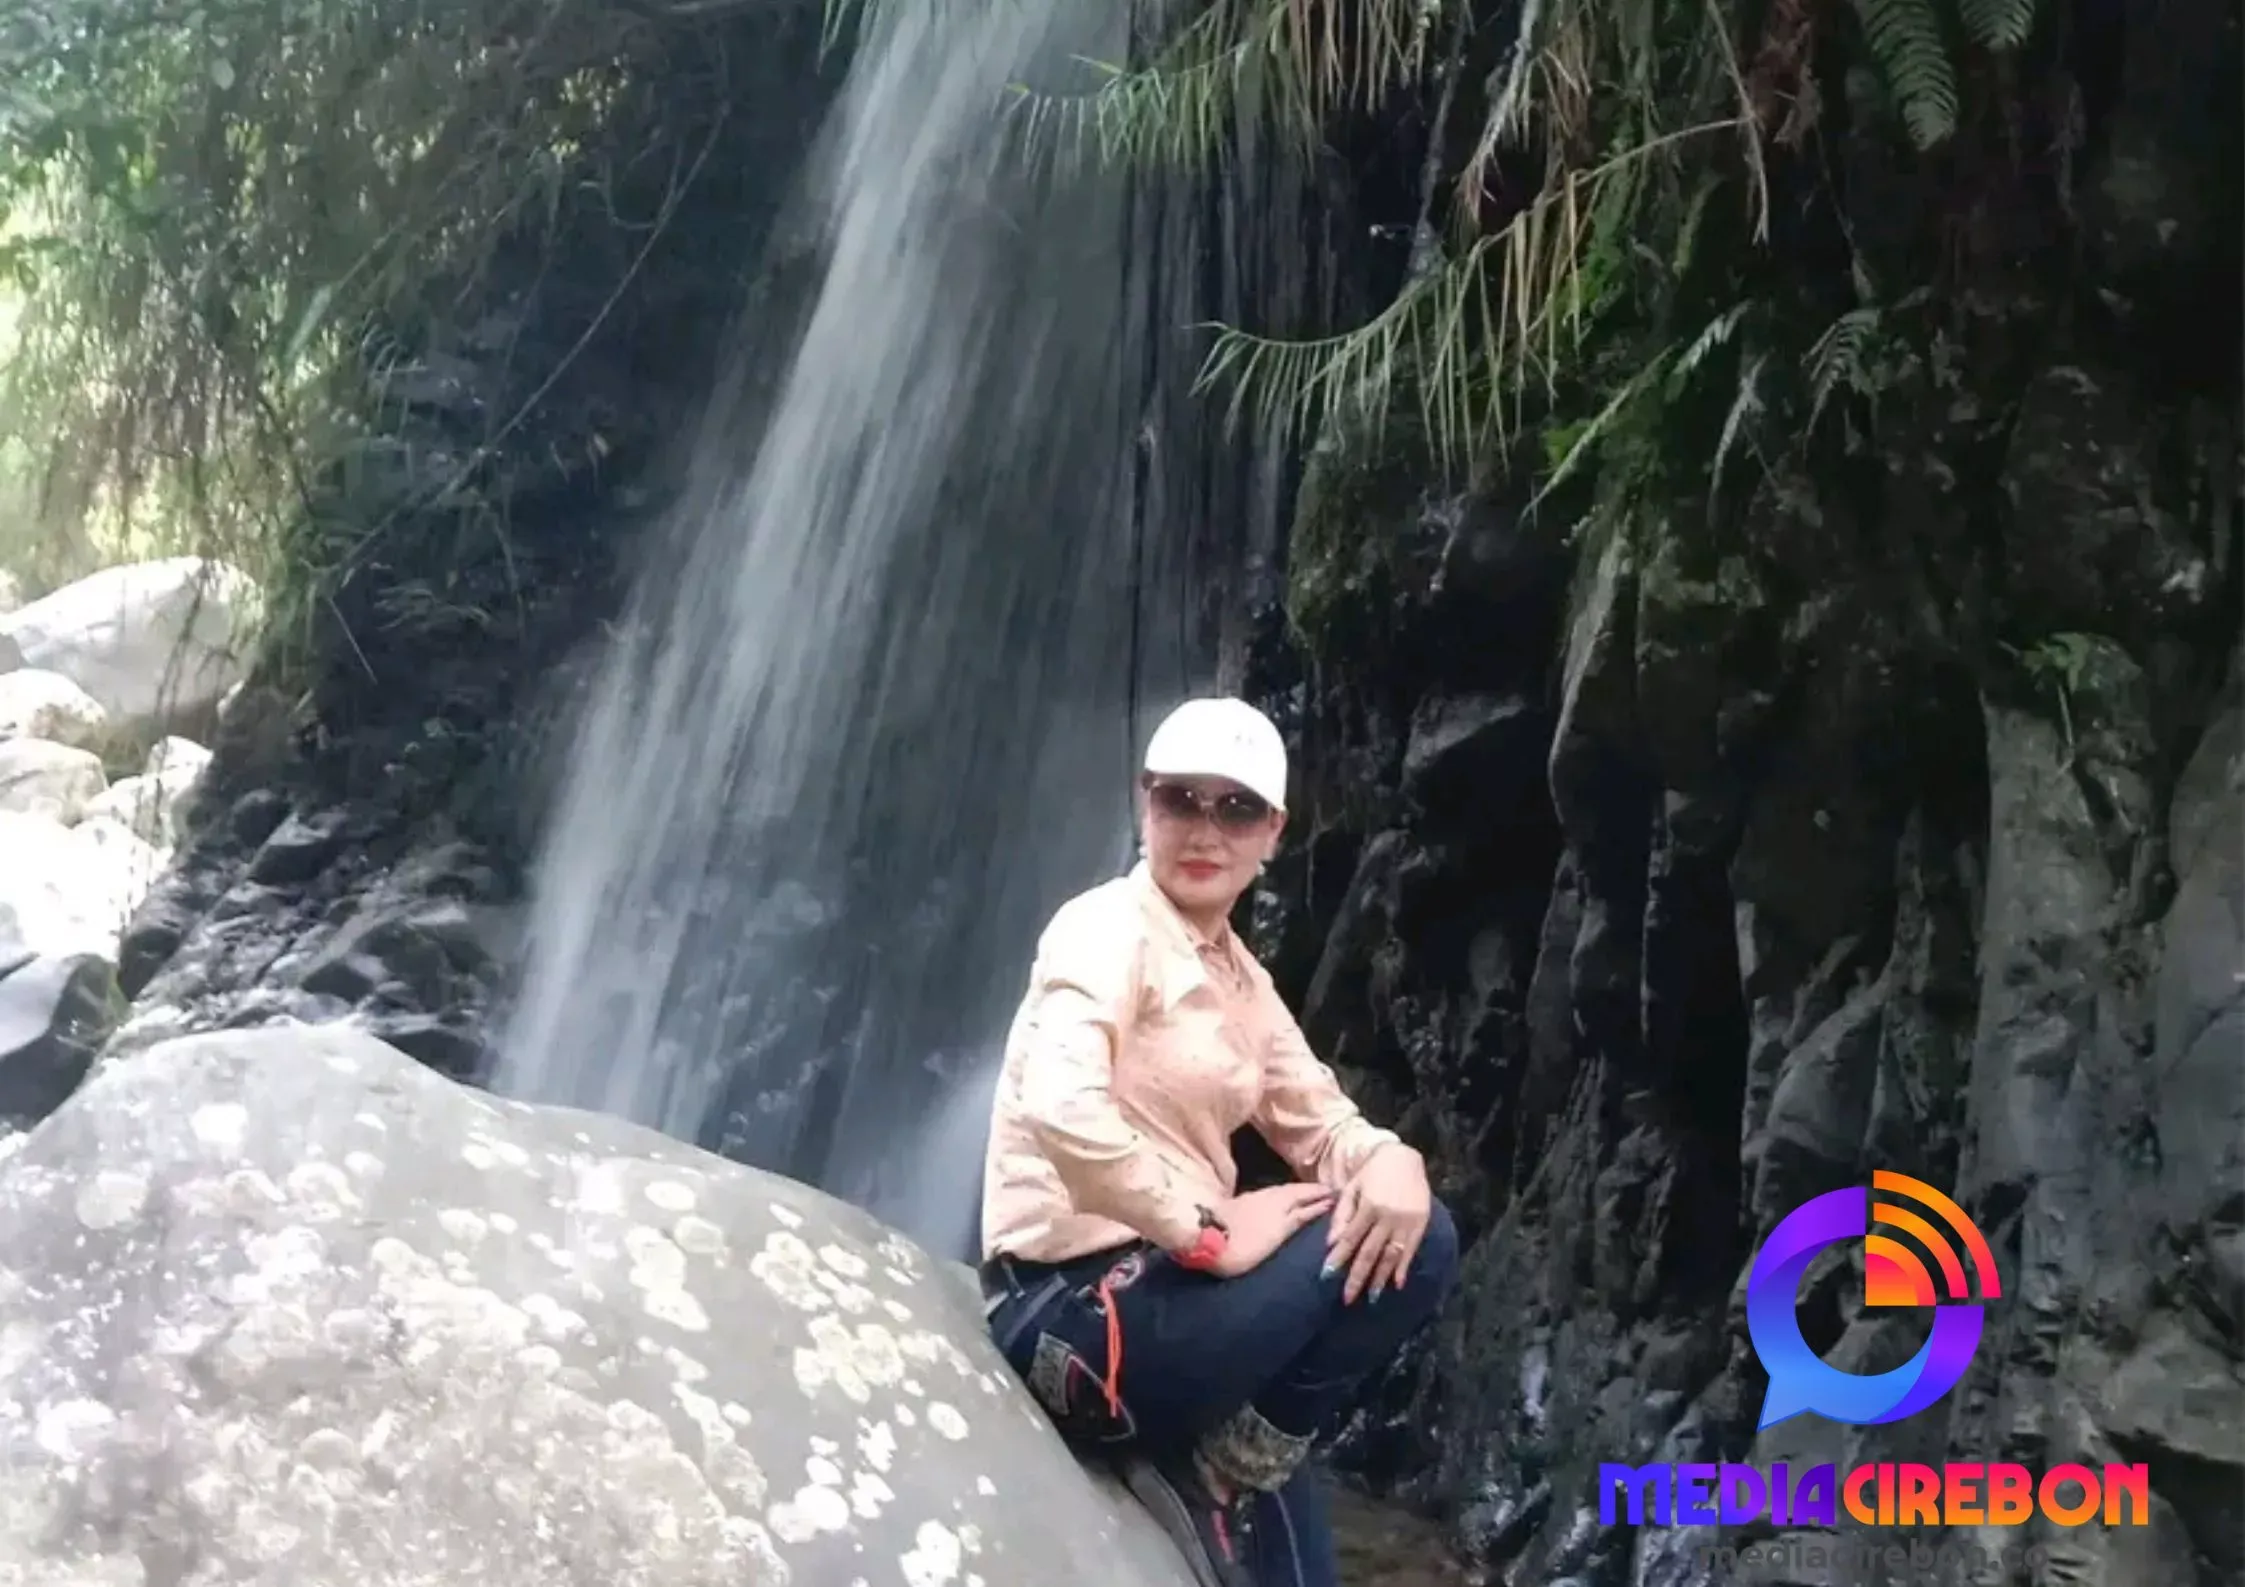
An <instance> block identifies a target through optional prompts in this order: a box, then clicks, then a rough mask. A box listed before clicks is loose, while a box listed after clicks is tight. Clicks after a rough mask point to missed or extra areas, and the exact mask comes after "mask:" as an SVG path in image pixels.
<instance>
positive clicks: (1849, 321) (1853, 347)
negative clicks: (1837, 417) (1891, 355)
mask: <svg viewBox="0 0 2245 1587" xmlns="http://www.w3.org/2000/svg"><path fill="white" fill-rule="evenodd" d="M1880 313H1881V311H1880V310H1879V309H1878V308H1877V307H1875V306H1873V307H1869V308H1859V309H1849V310H1848V311H1847V312H1846V313H1845V314H1842V315H1841V316H1840V317H1839V318H1838V319H1836V320H1834V321H1833V322H1832V323H1831V324H1830V325H1829V326H1827V327H1825V330H1824V334H1823V335H1822V336H1819V337H1818V338H1817V339H1816V343H1815V345H1814V346H1812V347H1810V348H1809V350H1808V357H1807V360H1806V362H1807V364H1808V375H1809V415H1808V428H1809V429H1812V430H1813V429H1815V428H1816V423H1817V420H1818V419H1820V418H1821V417H1823V413H1824V407H1825V404H1826V403H1828V402H1829V401H1830V400H1831V398H1832V395H1833V393H1835V392H1837V391H1842V390H1845V391H1849V392H1852V393H1854V394H1856V395H1858V396H1868V395H1870V393H1871V380H1870V374H1869V365H1870V360H1869V358H1868V356H1867V353H1868V351H1869V348H1870V345H1871V342H1872V340H1873V338H1874V337H1875V336H1876V335H1877V334H1878V328H1879V317H1880Z"/></svg>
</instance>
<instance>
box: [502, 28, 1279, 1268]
mask: <svg viewBox="0 0 2245 1587" xmlns="http://www.w3.org/2000/svg"><path fill="white" fill-rule="evenodd" d="M1127 12H1128V8H1127V7H1125V6H1118V5H1116V4H1114V3H1113V0H1052V3H1048V4H1043V5H1037V6H1031V5H1025V4H1021V3H1019V0H981V3H969V0H960V3H958V4H944V5H927V4H917V3H914V4H893V5H881V6H878V7H876V8H874V10H873V11H872V12H871V13H870V14H869V17H868V20H867V23H866V29H867V31H866V34H865V36H864V37H863V38H862V39H861V40H860V41H859V43H858V46H857V54H856V56H855V58H854V60H853V62H852V64H851V67H850V72H849V77H848V80H847V82H846V84H845V85H844V88H843V91H842V95H841V98H840V100H839V102H838V103H837V105H836V106H835V108H834V110H833V111H832V113H831V116H830V120H829V124H828V125H827V127H826V128H825V130H824V132H823V134H822V141H821V144H820V146H819V147H818V149H817V150H816V151H815V152H814V156H813V158H812V160H811V162H810V166H809V169H808V172H807V175H806V179H805V196H806V203H807V215H808V224H809V225H810V226H811V227H812V228H813V231H814V235H815V237H816V241H817V256H818V262H817V266H816V268H815V270H814V271H813V272H812V273H811V274H812V277H813V282H812V285H811V287H810V289H809V290H808V291H807V292H806V293H805V294H804V300H803V302H802V303H801V304H800V305H799V312H797V313H796V314H795V315H794V316H792V317H791V318H788V319H786V320H785V321H784V323H783V324H782V325H781V326H777V327H776V326H775V325H774V324H772V323H770V322H769V321H768V320H766V321H764V322H760V323H755V324H752V325H750V326H748V327H746V328H745V329H744V335H745V336H746V337H747V338H748V340H747V342H746V343H745V344H744V346H743V348H742V350H741V352H740V354H739V355H738V357H736V359H735V364H736V371H737V373H736V378H734V379H732V380H730V381H728V382H727V383H726V385H725V386H724V388H723V389H722V390H721V391H720V393H719V394H718V396H717V397H716V398H715V399H713V401H712V403H711V405H710V407H709V409H708V412H707V415H706V417H705V419H704V421H703V423H702V425H701V426H700V428H699V430H698V431H697V433H696V436H695V437H694V440H693V445H692V446H691V448H690V454H689V456H688V459H687V461H686V463H685V465H684V468H683V477H682V482H681V485H680V488H679V492H678V495H677V499H676V504H675V505H674V507H673V508H672V509H671V511H670V514H669V517H668V520H667V522H666V523H665V524H664V525H663V526H662V527H661V529H660V531H659V534H658V538H657V542H656V544H657V554H656V555H654V556H653V557H651V558H650V563H649V566H648V567H647V569H646V570H645V571H644V573H643V574H642V576H641V580H640V583H639V586H638V587H637V589H636V591H635V594H634V597H633V600H632V602H631V605H630V607H629V609H628V611H627V613H626V614H625V616H624V618H623V620H622V621H621V622H620V623H619V625H618V628H617V631H616V633H615V634H614V636H613V638H612V641H611V643H610V646H609V649H608V651H607V653H606V655H605V656H604V658H603V661H602V666H601V670H600V674H599V677H598V680H597V683H596V685H595V687H594V690H593V694H592V698H591V699H590V700H589V702H588V703H587V705H586V706H585V708H584V711H583V715H582V718H581V720H580V721H579V722H578V723H577V724H576V742H575V743H574V745H573V747H572V750H571V753H570V755H569V756H568V758H567V761H566V767H567V770H566V773H565V783H564V786H563V787H562V788H561V790H560V792H559V795H558V799H557V802H556V806H555V810H554V813H553V815H552V817H551V820H550V825H549V828H548V831H547V835H546V838H545V841H544V844H543V848H542V853H541V857H540V861H539V865H538V869H537V872H536V875H535V877H534V880H533V886H532V899H531V930H530V936H529V941H528V951H527V955H526V961H525V964H524V966H523V970H522V974H521V982H520V987H519V991H518V995H517V998H516V1001H515V1005H514V1007H513V1009H512V1011H511V1014H510V1016H509V1019H508V1021H507V1024H506V1028H505V1029H504V1031H503V1032H502V1035H501V1040H500V1054H499V1060H498V1064H497V1068H496V1072H495V1074H494V1076H493V1079H492V1086H493V1089H494V1090H496V1091H498V1092H500V1093H501V1094H504V1095H509V1096H514V1097H519V1098H522V1099H525V1100H532V1101H546V1102H559V1103H567V1104H571V1105H576V1106H581V1107H588V1108H593V1109H598V1110H600V1111H603V1112H607V1113H612V1114H617V1115H621V1116H624V1117H627V1118H630V1119H633V1120H635V1121H637V1122H641V1123H645V1124H648V1125H652V1126H654V1127H656V1128H658V1129H661V1130H664V1131H666V1132H668V1133H670V1134H672V1135H675V1136H678V1137H680V1138H684V1139H692V1140H698V1141H700V1142H702V1144H705V1145H708V1146H711V1147H713V1148H715V1149H717V1150H720V1151H723V1152H725V1153H727V1154H728V1155H731V1156H734V1157H736V1158H739V1159H742V1160H744V1161H748V1162H753V1163H757V1164H760V1165H762V1166H765V1167H769V1168H773V1169H776V1170H779V1171H781V1172H785V1173H789V1174H792V1175H794V1176H795V1177H797V1178H800V1179H804V1180H807V1181H809V1182H811V1183H814V1184H818V1185H820V1186H822V1187H823V1188H826V1189H828V1190H830V1191H832V1192H834V1193H836V1194H839V1195H842V1196H844V1197H846V1198H848V1199H850V1200H853V1201H855V1202H857V1203H858V1204H859V1205H861V1206H864V1207H866V1208H867V1209H868V1210H870V1211H872V1212H874V1213H875V1214H876V1215H878V1216H882V1217H885V1218H887V1219H888V1220H889V1221H891V1222H892V1223H895V1224H897V1225H898V1226H900V1227H902V1228H904V1229H905V1230H906V1231H907V1232H908V1233H912V1234H914V1235H915V1236H916V1237H919V1238H921V1239H923V1240H924V1241H925V1242H926V1243H928V1244H929V1245H930V1246H931V1248H934V1249H939V1250H945V1251H949V1252H951V1253H953V1254H961V1255H963V1254H965V1251H964V1249H963V1247H964V1246H965V1244H966V1243H967V1241H968V1238H969V1232H970V1230H971V1226H972V1194H973V1189H974V1178H975V1175H976V1174H977V1172H978V1171H979V1162H980V1152H981V1140H982V1119H981V1117H980V1116H979V1115H980V1110H981V1109H982V1108H983V1107H984V1106H985V1105H986V1098H987V1096H988V1094H989V1082H990V1076H991V1074H992V1069H993V1066H994V1064H995V1061H996V1052H995V1046H996V1043H997V1042H998V1040H999V1039H1000V1037H1001V1036H1002V1033H1003V1030H1004V1026H1005V1021H1006V1018H1007V1016H1008V1014H1009V1012H1010V1009H1011V1006H1012V1004H1013V1002H1014V1000H1015V999H1016V998H1017V997H1018V996H1019V994H1020V990H1021V986H1022V980H1023V976H1024V974H1025V972H1026V969H1027V965H1028V959H1029V955H1030V952H1031V950H1032V948H1033V945H1034V940H1035V935H1036V932H1037V930H1038V928H1039V927H1040V925H1041V924H1042V922H1043V921H1044V919H1045V918H1046V917H1047V915H1048V914H1049V913H1050V911H1051V910H1052V909H1053V907H1054V906H1056V905H1057V904H1058V903H1059V902H1060V901H1061V900H1062V899H1063V898H1065V897H1066V896H1067V895H1068V894H1070V893H1072V892H1074V891H1077V890H1079V889H1081V888H1083V887H1085V886H1088V885H1090V884H1092V883H1094V882H1096V881H1099V880H1101V879H1103V878H1104V877H1106V876H1108V875H1111V874H1113V873H1114V872H1115V871H1116V870H1117V869H1118V868H1119V867H1120V866H1122V865H1123V864H1125V863H1126V862H1127V860H1128V858H1129V855H1130V851H1131V845H1132V842H1133V833H1132V831H1131V810H1130V786H1131V777H1132V773H1133V768H1134V765H1135V759H1134V757H1135V754H1136V752H1137V749H1138V747H1139V744H1140V743H1141V742H1142V739H1143V735H1144V733H1145V732H1146V731H1148V730H1150V728H1151V725H1152V718H1153V716H1154V715H1155V714H1156V713H1158V712H1159V711H1161V710H1163V709H1166V708H1167V706H1168V705H1169V704H1170V703H1172V702H1174V701H1175V700H1176V699H1178V698H1181V697H1183V696H1184V695H1185V694H1187V693H1189V692H1194V691H1196V690H1200V689H1205V688H1206V687H1208V686H1209V685H1210V684H1211V683H1212V682H1213V681H1214V674H1213V668H1214V664H1215V653H1216V649H1217V646H1218V642H1219V640H1220V638H1221V637H1222V635H1221V633H1220V627H1221V622H1220V619H1221V617H1222V612H1221V605H1222V603H1221V601H1217V602H1215V603H1214V604H1213V605H1212V604H1211V601H1210V598H1209V596H1208V593H1207V592H1208V591H1209V590H1211V589H1217V590H1220V589H1222V588H1223V587H1224V581H1225V578H1226V576H1227V568H1229V567H1230V566H1231V565H1232V564H1236V562H1237V561H1238V560H1239V556H1240V548H1241V547H1242V546H1243V545H1244V544H1246V542H1247V541H1248V540H1250V539H1252V538H1255V535H1254V534H1253V533H1251V531H1250V530H1249V529H1248V527H1247V525H1246V524H1245V523H1244V522H1243V521H1241V520H1242V514H1243V509H1242V508H1241V507H1240V505H1239V503H1238V501H1237V500H1232V501H1230V502H1229V510H1228V511H1227V513H1226V515H1225V516H1226V518H1227V520H1228V521H1227V522H1225V523H1223V524H1210V523H1208V522H1206V521H1205V520H1204V517H1203V515H1202V514H1201V513H1200V512H1199V511H1198V510H1196V509H1197V507H1198V506H1199V505H1202V504H1204V500H1205V498H1207V496H1208V492H1206V491H1205V490H1201V489H1197V488H1196V487H1195V485H1194V484H1193V481H1195V480H1197V479H1199V478H1201V477H1203V476H1204V475H1205V474H1206V472H1207V468H1208V461H1207V460H1208V458H1209V457H1210V456H1211V455H1213V454H1214V453H1215V452H1216V451H1218V450H1221V448H1220V447H1219V446H1218V444H1217V443H1215V442H1213V441H1211V440H1210V439H1208V438H1207V437H1205V436H1203V435H1201V434H1199V433H1197V431H1196V429H1195V428H1193V427H1191V426H1174V425H1173V426H1171V427H1170V428H1169V429H1166V430H1165V429H1164V427H1163V426H1164V424H1166V423H1168V422H1169V421H1167V420H1163V421H1161V422H1157V419H1156V414H1157V410H1159V411H1168V410H1173V409H1174V408H1175V403H1174V400H1172V401H1170V402H1169V404H1168V410H1163V409H1161V405H1160V404H1157V403H1154V402H1152V401H1150V400H1149V397H1148V393H1149V391H1151V390H1162V391H1166V392H1169V393H1171V394H1172V397H1173V395H1174V392H1175V391H1176V389H1177V385H1178V381H1179V378H1180V376H1181V375H1189V373H1190V367H1191V363H1192V361H1193V360H1194V359H1195V358H1197V356H1198V345H1199V344H1197V343H1194V342H1192V341H1190V340H1189V339H1188V337H1187V336H1186V334H1185V331H1184V326H1185V324H1186V321H1187V318H1188V316H1189V311H1192V310H1193V309H1194V305H1195V303H1196V302H1197V301H1198V299H1199V297H1200V296H1201V295H1202V293H1203V290H1204V284H1205V280H1206V278H1207V275H1208V271H1209V267H1210V261H1209V258H1208V250H1209V247H1210V245H1211V239H1210V238H1209V236H1208V234H1207V232H1206V228H1205V219H1206V217H1205V215H1203V214H1199V213H1197V210H1198V209H1201V208H1205V206H1195V205H1192V204H1180V203H1179V202H1178V201H1177V200H1176V198H1175V197H1174V196H1173V195H1166V194H1154V193H1150V192H1149V191H1148V190H1147V189H1146V188H1145V187H1144V186H1143V185H1136V186H1134V185H1132V184H1128V183H1125V182H1124V181H1122V180H1121V179H1119V178H1114V177H1107V176H1080V177H1079V176H1071V177H1069V178H1067V179H1066V180H1065V181H1064V182H1060V183H1057V184H1056V183H1054V182H1053V181H1051V180H1049V179H1044V180H1039V179H1036V178H1035V177H1034V175H1033V173H1031V172H1030V171H1028V170H1026V169H1025V167H1024V166H1023V164H1022V162H1021V160H1020V159H1019V151H1018V148H1017V146H1016V145H1015V144H1014V143H1013V142H1012V141H1011V140H1010V135H1009V133H1008V130H1007V128H1008V123H1007V121H1006V119H1005V118H1004V116H1003V115H1002V114H1001V111H1002V107H1003V104H1004V102H1005V95H1006V92H1007V90H1008V88H1009V86H1010V85H1013V84H1015V83H1017V82H1021V81H1024V80H1026V81H1040V80H1052V78H1053V75H1054V74H1055V73H1058V72H1064V71H1066V70H1067V69H1068V65H1067V63H1068V62H1069V61H1070V60H1072V59H1075V58H1078V57H1083V56H1090V57H1095V58H1102V59H1117V58H1120V56H1121V55H1122V54H1123V51H1124V49H1125V42H1124V33H1125V29H1126V25H1127ZM1071 80H1072V81H1073V82H1074V83H1075V84H1076V85H1077V86H1079V87H1080V86H1081V84H1082V82H1083V81H1084V77H1083V74H1082V73H1081V72H1080V71H1078V72H1076V73H1075V74H1074V75H1073V77H1072V79H1071ZM1157 221H1158V224H1156V222H1157ZM1218 273H1219V274H1221V273H1222V272H1221V270H1219V272H1218ZM1205 307H1206V306H1205V305H1204V306H1203V308H1204V311H1205ZM1200 420H1201V423H1202V424H1203V425H1212V424H1213V423H1214V422H1215V421H1214V419H1213V417H1211V416H1209V415H1207V414H1205V413H1204V414H1202V415H1201V416H1200ZM1258 477H1260V476H1258ZM1165 481H1166V482H1167V483H1164V482H1165ZM1248 494H1250V495H1256V494H1257V492H1256V491H1255V490H1250V491H1249V492H1248ZM1230 495H1231V496H1232V497H1235V498H1236V497H1237V496H1238V495H1239V492H1238V491H1236V490H1234V491H1232V492H1231V493H1230ZM1270 495H1271V492H1270V491H1269V490H1268V489H1267V488H1266V489H1264V490H1263V491H1262V492H1261V496H1270ZM1258 499H1261V497H1259V498H1258ZM1272 499H1275V497H1273V498H1272ZM1263 521H1264V530H1263V531H1262V536H1263V537H1264V538H1267V535H1268V522H1269V519H1268V512H1267V511H1265V512H1264V514H1263Z"/></svg>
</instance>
